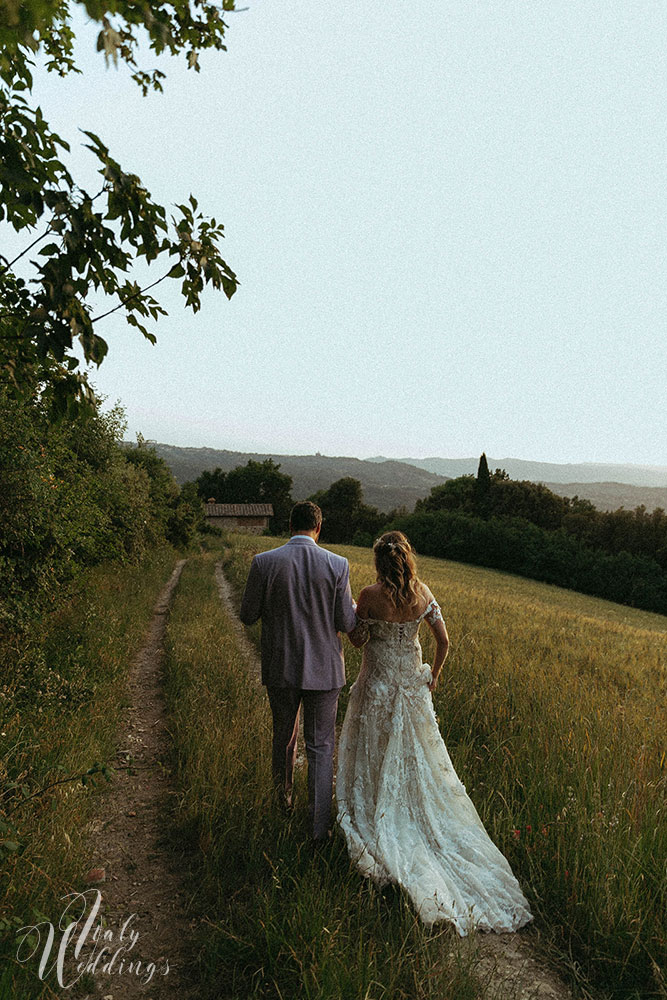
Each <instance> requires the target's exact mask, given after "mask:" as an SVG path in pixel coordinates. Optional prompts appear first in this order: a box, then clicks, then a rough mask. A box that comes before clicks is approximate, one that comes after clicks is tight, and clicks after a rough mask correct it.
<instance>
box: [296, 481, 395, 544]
mask: <svg viewBox="0 0 667 1000" xmlns="http://www.w3.org/2000/svg"><path fill="white" fill-rule="evenodd" d="M310 499H311V500H312V501H313V502H314V503H316V504H318V505H319V506H320V507H321V508H322V518H323V520H322V539H323V541H325V542H351V541H353V540H356V543H357V544H363V545H371V544H372V541H373V537H374V536H375V535H376V534H377V533H378V532H379V531H380V530H381V528H382V526H383V525H384V524H385V523H386V521H387V515H386V514H381V513H380V511H378V510H377V508H375V507H369V506H367V505H366V504H365V503H364V493H363V488H362V486H361V483H360V482H359V480H358V479H354V478H353V477H352V476H344V477H343V478H342V479H337V480H336V482H335V483H332V484H331V486H330V487H329V489H328V490H320V491H319V492H318V493H315V494H314V495H313V496H312V497H310Z"/></svg>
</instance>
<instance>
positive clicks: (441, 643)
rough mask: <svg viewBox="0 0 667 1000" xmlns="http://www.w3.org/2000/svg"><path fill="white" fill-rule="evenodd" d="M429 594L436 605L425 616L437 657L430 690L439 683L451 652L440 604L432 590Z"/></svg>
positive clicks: (432, 669) (434, 662) (432, 671)
mask: <svg viewBox="0 0 667 1000" xmlns="http://www.w3.org/2000/svg"><path fill="white" fill-rule="evenodd" d="M429 595H430V596H429V600H430V601H432V602H433V605H434V607H433V609H432V611H429V613H428V614H427V615H426V616H425V621H426V624H427V625H428V627H429V628H430V630H431V632H432V633H433V636H434V638H435V657H434V659H433V667H432V668H431V676H432V680H431V681H429V685H428V687H429V691H434V690H435V686H436V684H437V683H438V677H439V676H440V671H441V670H442V665H443V663H444V662H445V660H446V659H447V653H448V652H449V635H448V634H447V626H446V625H445V621H444V619H443V617H442V612H441V611H440V606H439V605H438V602H437V601H436V600H435V598H434V597H433V594H431V592H430V591H429Z"/></svg>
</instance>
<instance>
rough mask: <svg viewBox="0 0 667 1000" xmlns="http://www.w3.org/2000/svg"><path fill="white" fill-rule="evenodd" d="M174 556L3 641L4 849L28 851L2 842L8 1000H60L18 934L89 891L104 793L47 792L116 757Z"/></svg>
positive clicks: (69, 786) (118, 577)
mask: <svg viewBox="0 0 667 1000" xmlns="http://www.w3.org/2000/svg"><path fill="white" fill-rule="evenodd" d="M175 561H176V554H175V552H174V551H173V550H172V549H170V548H168V547H165V548H163V549H159V550H157V551H155V552H153V553H152V554H151V555H150V556H148V557H147V558H146V559H144V560H143V561H142V562H141V563H140V564H139V565H136V566H121V565H111V566H109V565H107V566H99V567H96V568H95V569H93V570H90V571H88V572H85V573H83V574H82V576H81V577H80V579H79V581H78V582H77V584H76V587H75V588H74V589H73V590H72V591H71V592H70V593H69V594H68V595H66V596H63V597H62V599H61V601H60V602H59V606H58V608H57V610H55V611H54V612H52V613H51V614H50V615H49V616H47V617H46V618H44V620H42V621H41V622H34V623H32V625H31V626H30V629H29V630H27V631H24V632H23V633H22V634H20V635H13V636H10V635H8V634H6V635H5V636H3V637H2V641H0V789H1V790H2V798H1V799H0V804H1V808H0V822H2V823H4V824H7V826H6V827H5V828H4V832H0V842H3V843H5V844H6V842H7V841H9V842H10V845H17V847H18V849H17V850H14V849H10V850H7V849H4V850H3V849H2V846H1V844H0V958H1V961H2V970H1V971H0V997H2V998H3V1000H4V997H12V1000H23V998H26V1000H38V998H39V997H42V996H55V994H54V993H53V992H52V989H51V988H50V987H49V985H48V984H47V985H43V984H42V983H40V982H39V980H38V979H37V976H36V962H35V964H34V967H32V964H31V963H29V964H26V965H25V966H19V965H17V963H16V961H15V955H16V947H17V943H16V934H15V932H16V927H17V926H23V925H26V924H34V923H35V922H36V919H39V915H40V914H41V915H42V916H43V917H45V918H46V919H48V920H52V921H56V920H57V919H58V918H59V916H60V913H61V912H62V907H63V903H62V902H61V897H62V896H63V895H64V894H65V893H67V892H72V891H78V890H80V889H81V888H82V887H83V883H82V876H83V875H84V873H85V872H84V869H83V864H84V859H85V855H86V840H87V838H86V824H87V823H88V822H89V820H90V819H91V817H92V816H93V815H94V811H95V795H94V794H91V792H92V790H93V788H94V786H93V784H91V783H90V782H88V783H87V785H85V786H84V784H83V783H82V781H81V780H80V779H76V778H75V779H74V780H71V781H66V782H65V783H63V784H60V785H58V786H56V787H54V788H51V789H50V790H48V791H47V792H46V793H45V794H39V792H40V790H41V789H43V788H44V787H45V786H48V785H51V784H52V783H53V782H56V781H60V780H61V779H62V778H64V777H67V776H69V775H78V774H81V773H83V772H85V771H87V770H88V769H89V768H90V767H91V766H92V765H94V764H95V762H105V761H106V760H107V759H109V758H110V757H111V756H113V753H114V751H115V739H116V735H117V726H118V722H119V710H120V707H121V705H122V703H123V701H124V699H125V680H126V677H127V670H128V666H129V664H130V662H131V659H132V657H133V655H134V653H135V652H136V651H137V649H138V647H139V646H140V644H141V640H142V638H143V635H144V633H145V630H146V628H147V626H148V623H149V621H150V618H151V615H152V611H153V607H154V604H155V601H156V598H157V595H158V593H159V591H160V589H161V588H162V586H163V585H164V583H165V582H166V579H167V578H168V576H169V573H170V572H171V570H172V568H173V566H174V563H175ZM94 780H95V779H93V781H94ZM102 780H103V779H102ZM27 795H31V796H32V795H35V796H36V797H35V798H33V799H31V800H30V801H27V800H26V799H25V796H27ZM2 829H3V828H0V830H2ZM29 965H30V967H28V966H29ZM52 985H53V984H52ZM54 988H55V986H54Z"/></svg>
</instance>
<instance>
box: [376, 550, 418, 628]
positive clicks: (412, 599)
mask: <svg viewBox="0 0 667 1000" xmlns="http://www.w3.org/2000/svg"><path fill="white" fill-rule="evenodd" d="M373 553H374V555H375V568H376V570H377V576H378V583H379V584H380V586H381V587H382V589H383V590H384V592H385V593H386V594H387V596H388V597H389V599H390V600H391V602H392V604H393V605H394V607H395V608H396V609H397V610H398V609H399V608H403V607H406V606H407V607H409V608H411V607H413V606H414V605H415V604H417V603H418V602H419V583H420V580H419V577H418V576H417V563H416V562H415V553H414V549H413V548H412V546H411V545H410V542H409V541H408V539H407V538H406V537H405V535H404V534H403V532H402V531H385V533H384V535H380V537H379V538H378V539H377V541H376V542H375V545H374V546H373Z"/></svg>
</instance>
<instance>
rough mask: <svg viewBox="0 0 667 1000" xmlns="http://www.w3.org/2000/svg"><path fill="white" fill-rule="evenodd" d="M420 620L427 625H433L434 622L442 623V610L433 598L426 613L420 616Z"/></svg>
mask: <svg viewBox="0 0 667 1000" xmlns="http://www.w3.org/2000/svg"><path fill="white" fill-rule="evenodd" d="M422 618H423V619H425V621H427V622H428V623H429V625H435V623H436V622H444V620H445V619H444V618H443V617H442V610H441V608H440V605H439V604H438V602H437V601H436V599H435V597H434V598H433V600H432V601H431V603H430V604H429V606H428V607H427V608H426V611H424V613H423V614H422Z"/></svg>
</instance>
